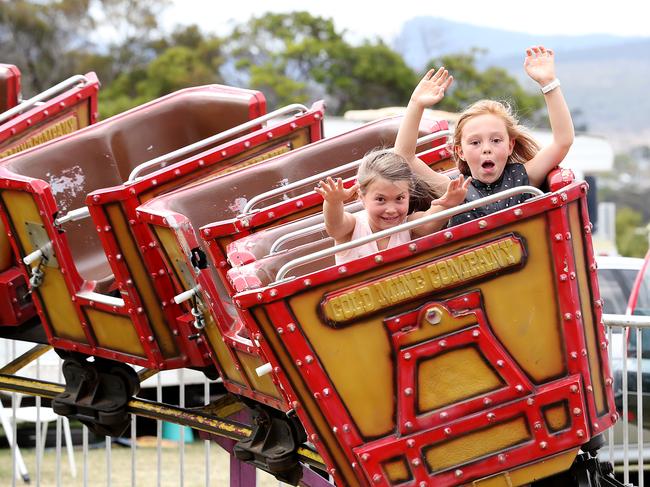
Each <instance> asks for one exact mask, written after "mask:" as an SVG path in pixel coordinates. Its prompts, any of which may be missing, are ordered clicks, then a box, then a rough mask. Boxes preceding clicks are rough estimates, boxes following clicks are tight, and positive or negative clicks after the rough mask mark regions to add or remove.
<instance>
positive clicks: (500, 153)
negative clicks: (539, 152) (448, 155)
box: [458, 114, 515, 184]
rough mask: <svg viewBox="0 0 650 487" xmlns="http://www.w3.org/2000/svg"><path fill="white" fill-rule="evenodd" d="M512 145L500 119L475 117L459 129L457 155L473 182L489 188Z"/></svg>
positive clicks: (497, 175) (506, 159) (498, 174)
mask: <svg viewBox="0 0 650 487" xmlns="http://www.w3.org/2000/svg"><path fill="white" fill-rule="evenodd" d="M514 143H515V141H514V139H510V138H509V137H508V131H507V129H506V125H505V122H504V121H503V120H502V119H501V118H499V117H497V116H496V115H492V114H484V115H477V116H475V117H472V118H470V119H469V120H467V122H466V123H465V125H464V127H463V133H462V136H461V140H460V149H459V150H458V154H459V156H460V157H461V158H462V159H464V160H465V161H466V162H467V165H468V166H469V170H470V172H471V173H472V177H473V178H474V179H477V180H479V181H481V182H483V183H487V184H490V183H493V182H494V181H496V180H498V179H499V178H500V177H501V174H503V169H504V168H505V166H506V163H507V162H508V157H510V155H511V154H512V149H513V148H514Z"/></svg>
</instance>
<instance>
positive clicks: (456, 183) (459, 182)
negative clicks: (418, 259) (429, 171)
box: [409, 174, 472, 237]
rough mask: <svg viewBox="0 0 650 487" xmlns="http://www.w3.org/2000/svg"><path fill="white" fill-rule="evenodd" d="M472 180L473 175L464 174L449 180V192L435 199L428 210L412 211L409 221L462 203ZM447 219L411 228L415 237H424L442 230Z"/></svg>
mask: <svg viewBox="0 0 650 487" xmlns="http://www.w3.org/2000/svg"><path fill="white" fill-rule="evenodd" d="M471 181H472V178H471V177H468V178H467V179H465V178H464V177H463V175H462V174H461V175H460V176H459V177H458V179H452V180H451V181H449V185H448V186H447V192H446V193H445V194H444V195H442V197H440V198H438V199H435V200H433V201H432V202H431V207H430V208H429V209H428V210H427V211H419V212H415V213H412V214H411V215H410V216H409V221H411V220H416V219H418V218H423V217H425V216H428V215H433V214H434V213H438V212H441V211H443V210H447V209H449V208H453V207H455V206H458V205H460V204H462V203H463V202H464V201H465V196H466V195H467V188H468V187H469V184H470V182H471ZM447 221H448V220H447V219H443V220H435V221H433V222H430V223H425V224H423V225H420V226H418V227H415V228H414V229H413V230H411V235H413V236H414V237H422V236H424V235H428V234H430V233H433V232H435V231H437V230H440V229H441V228H442V227H443V226H445V224H446V223H447Z"/></svg>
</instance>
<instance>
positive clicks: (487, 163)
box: [481, 161, 495, 170]
mask: <svg viewBox="0 0 650 487" xmlns="http://www.w3.org/2000/svg"><path fill="white" fill-rule="evenodd" d="M494 166H495V164H494V162H492V161H483V163H482V164H481V167H482V168H483V169H487V170H490V169H494Z"/></svg>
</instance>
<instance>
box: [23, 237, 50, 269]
mask: <svg viewBox="0 0 650 487" xmlns="http://www.w3.org/2000/svg"><path fill="white" fill-rule="evenodd" d="M51 251H52V242H48V243H46V244H45V245H43V246H42V247H41V248H40V249H36V250H34V251H33V252H32V253H30V254H27V255H26V256H25V257H23V262H24V263H25V265H31V264H32V263H33V262H36V261H37V260H38V259H41V258H42V257H44V256H46V255H47V254H49V253H50V252H51Z"/></svg>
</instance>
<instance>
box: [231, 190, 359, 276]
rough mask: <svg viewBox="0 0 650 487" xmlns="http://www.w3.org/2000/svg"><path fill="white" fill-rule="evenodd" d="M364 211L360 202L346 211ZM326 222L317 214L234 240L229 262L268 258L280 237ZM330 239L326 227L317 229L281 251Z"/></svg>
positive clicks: (246, 262) (351, 204) (233, 263)
mask: <svg viewBox="0 0 650 487" xmlns="http://www.w3.org/2000/svg"><path fill="white" fill-rule="evenodd" d="M362 209H363V205H362V204H361V202H360V201H355V202H353V203H349V204H347V205H346V206H345V211H347V212H349V213H354V212H357V211H360V210H362ZM324 221H325V219H324V217H323V213H322V212H320V213H317V214H315V215H311V216H308V217H305V218H301V219H300V220H295V221H292V222H289V223H285V224H283V225H278V226H275V227H270V228H265V229H264V230H261V231H259V232H255V233H252V234H250V235H247V236H246V237H243V238H240V239H238V240H234V241H233V242H231V243H230V244H228V249H227V255H228V261H229V262H230V265H232V266H240V265H244V264H248V263H249V262H252V261H254V260H259V259H261V258H263V257H265V256H267V255H268V254H269V252H270V250H271V247H272V246H273V243H274V242H275V241H276V240H277V239H278V238H280V237H282V236H284V235H287V234H289V233H291V232H295V231H297V230H302V229H305V228H308V227H312V226H315V225H320V224H322V223H323V222H324ZM324 238H328V235H327V232H326V231H325V227H324V226H323V227H321V228H320V229H315V231H314V232H312V233H310V234H309V235H301V236H299V237H296V238H294V239H292V240H291V241H290V242H287V243H286V244H285V245H282V246H281V248H280V250H286V249H289V248H294V247H299V246H300V245H303V244H305V243H308V242H312V241H314V240H320V239H324Z"/></svg>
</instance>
